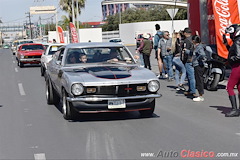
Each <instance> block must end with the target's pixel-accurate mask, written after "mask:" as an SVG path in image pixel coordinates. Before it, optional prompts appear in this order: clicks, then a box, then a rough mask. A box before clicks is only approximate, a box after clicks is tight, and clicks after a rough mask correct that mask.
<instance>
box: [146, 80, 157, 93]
mask: <svg viewBox="0 0 240 160" xmlns="http://www.w3.org/2000/svg"><path fill="white" fill-rule="evenodd" d="M159 88H160V83H159V82H158V81H150V82H149V83H148V90H149V91H150V92H157V91H158V90H159Z"/></svg>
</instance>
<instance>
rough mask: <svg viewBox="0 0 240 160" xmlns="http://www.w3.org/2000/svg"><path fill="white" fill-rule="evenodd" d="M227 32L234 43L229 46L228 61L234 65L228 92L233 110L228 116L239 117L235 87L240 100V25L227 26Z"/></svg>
mask: <svg viewBox="0 0 240 160" xmlns="http://www.w3.org/2000/svg"><path fill="white" fill-rule="evenodd" d="M226 33H229V34H230V38H231V39H232V41H233V45H232V46H231V47H230V48H229V53H228V63H229V64H230V66H231V67H232V72H231V75H230V77H229V79H228V84H227V88H226V89H227V92H228V95H229V100H230V102H231V105H232V110H231V111H230V112H229V113H226V115H225V116H226V117H237V116H239V115H240V112H239V111H238V109H237V100H236V95H235V93H234V87H235V86H236V85H237V89H238V98H239V101H240V25H239V24H233V25H231V26H229V27H228V28H226Z"/></svg>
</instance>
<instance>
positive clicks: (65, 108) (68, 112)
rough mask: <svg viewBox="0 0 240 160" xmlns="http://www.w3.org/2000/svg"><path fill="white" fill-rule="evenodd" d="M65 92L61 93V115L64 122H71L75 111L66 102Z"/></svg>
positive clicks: (69, 103)
mask: <svg viewBox="0 0 240 160" xmlns="http://www.w3.org/2000/svg"><path fill="white" fill-rule="evenodd" d="M67 95H68V94H67V92H66V91H65V90H63V91H62V114H63V118H64V119H66V120H73V119H74V118H75V116H76V111H75V110H74V109H73V107H72V103H71V102H68V101H67Z"/></svg>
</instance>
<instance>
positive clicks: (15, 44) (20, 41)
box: [11, 39, 33, 55]
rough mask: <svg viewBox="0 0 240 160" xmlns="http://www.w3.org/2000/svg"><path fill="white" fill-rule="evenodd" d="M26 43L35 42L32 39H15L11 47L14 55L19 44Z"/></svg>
mask: <svg viewBox="0 0 240 160" xmlns="http://www.w3.org/2000/svg"><path fill="white" fill-rule="evenodd" d="M25 43H33V40H31V39H21V40H15V41H13V43H12V47H11V49H12V53H13V55H15V54H16V53H17V50H18V47H19V45H21V44H25Z"/></svg>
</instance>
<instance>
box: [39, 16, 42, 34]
mask: <svg viewBox="0 0 240 160" xmlns="http://www.w3.org/2000/svg"><path fill="white" fill-rule="evenodd" d="M39 23H40V27H39V36H40V37H41V38H42V23H41V16H39Z"/></svg>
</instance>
